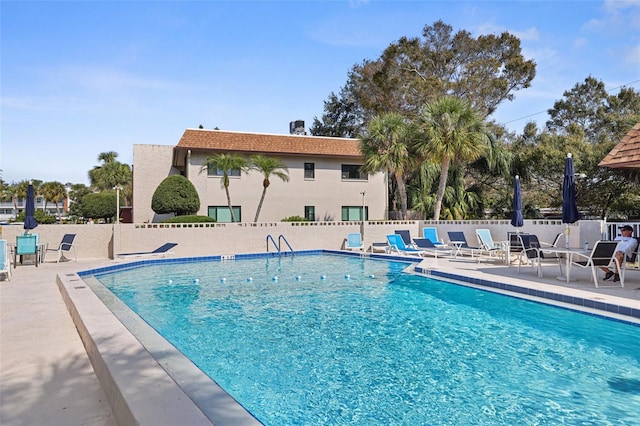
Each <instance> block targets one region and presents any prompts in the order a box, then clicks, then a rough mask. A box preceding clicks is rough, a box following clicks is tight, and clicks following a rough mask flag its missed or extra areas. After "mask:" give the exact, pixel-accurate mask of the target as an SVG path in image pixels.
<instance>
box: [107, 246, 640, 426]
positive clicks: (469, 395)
mask: <svg viewBox="0 0 640 426" xmlns="http://www.w3.org/2000/svg"><path fill="white" fill-rule="evenodd" d="M407 266H408V264H406V263H402V262H388V261H381V260H374V259H361V258H358V257H353V256H338V255H331V254H321V255H309V256H295V257H293V258H282V259H278V258H269V259H265V258H258V259H247V260H237V261H223V262H206V263H179V264H157V265H152V266H145V267H143V268H136V269H129V270H123V271H117V272H113V273H106V274H102V275H98V276H96V277H97V278H98V279H99V280H100V281H101V282H102V283H103V284H104V285H105V286H107V287H108V288H109V289H110V290H111V291H112V292H113V293H114V294H116V295H117V296H118V297H119V298H120V299H122V300H123V301H124V302H125V303H126V304H127V305H128V306H129V307H130V308H131V309H133V310H134V311H135V312H136V313H137V314H138V315H140V316H141V317H142V318H143V319H144V320H145V321H146V322H148V323H149V324H150V325H151V326H152V327H154V328H155V329H156V330H157V331H158V332H160V334H162V335H163V336H164V337H165V338H166V339H167V340H168V341H170V342H171V343H172V344H173V345H174V346H176V347H177V348H178V349H179V350H180V351H181V352H183V353H184V354H185V355H186V356H188V357H189V358H190V359H191V360H192V361H193V362H194V363H195V364H196V365H198V367H200V368H201V369H202V370H203V371H204V372H205V373H206V374H208V375H209V376H210V377H211V378H212V379H214V380H215V381H216V382H217V383H218V384H219V385H220V386H222V387H223V388H224V389H225V390H226V391H227V392H228V393H229V394H231V395H232V396H233V397H234V398H235V399H236V400H238V401H239V402H240V403H241V404H242V405H243V406H244V407H245V408H246V409H247V410H249V411H250V412H251V413H252V414H253V415H254V416H256V417H257V418H258V419H259V420H260V421H261V422H263V423H264V424H266V425H302V424H304V425H327V424H349V425H373V424H380V425H392V424H397V425H400V424H403V425H427V424H428V425H440V424H450V425H462V424H474V425H513V424H520V425H539V424H594V425H595V424H597V425H608V424H610V425H632V424H633V425H638V424H640V327H637V326H633V325H629V324H625V323H621V322H616V321H610V320H605V319H602V318H598V317H594V316H590V315H586V314H581V313H577V312H573V311H569V310H565V309H560V308H555V307H551V306H546V305H542V304H538V303H534V302H530V301H526V300H521V299H516V298H512V297H507V296H502V295H498V294H494V293H490V292H486V291H481V290H475V289H472V288H468V287H464V286H458V285H455V284H451V283H446V282H442V281H438V280H433V279H429V278H425V277H419V276H414V275H411V274H407V273H403V270H404V269H405V268H406V267H407Z"/></svg>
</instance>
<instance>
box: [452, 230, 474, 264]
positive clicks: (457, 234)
mask: <svg viewBox="0 0 640 426" xmlns="http://www.w3.org/2000/svg"><path fill="white" fill-rule="evenodd" d="M447 235H448V236H449V245H450V246H452V247H454V248H455V251H454V254H455V255H458V254H468V255H470V256H471V258H472V259H473V258H474V257H475V255H477V254H479V253H480V247H473V246H470V245H469V243H467V238H466V237H465V236H464V232H462V231H448V232H447Z"/></svg>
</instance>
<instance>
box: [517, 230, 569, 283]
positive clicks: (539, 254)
mask: <svg viewBox="0 0 640 426" xmlns="http://www.w3.org/2000/svg"><path fill="white" fill-rule="evenodd" d="M510 237H511V238H510V245H513V242H512V240H513V239H514V237H515V238H517V239H518V241H519V242H518V245H519V246H520V251H519V252H518V273H520V267H521V266H522V265H524V264H525V262H524V261H523V260H524V259H525V258H526V259H527V262H528V263H529V264H530V265H531V267H532V268H534V269H535V270H536V271H537V273H538V277H539V278H542V276H543V275H542V263H543V262H544V261H545V254H544V252H543V251H542V249H541V247H542V246H541V243H540V241H539V240H538V236H537V235H534V234H519V235H511V236H510ZM512 252H513V251H512ZM546 260H553V261H554V262H553V263H557V264H558V267H559V268H560V275H561V276H562V261H561V259H560V258H558V257H557V256H555V257H553V258H547V259H546Z"/></svg>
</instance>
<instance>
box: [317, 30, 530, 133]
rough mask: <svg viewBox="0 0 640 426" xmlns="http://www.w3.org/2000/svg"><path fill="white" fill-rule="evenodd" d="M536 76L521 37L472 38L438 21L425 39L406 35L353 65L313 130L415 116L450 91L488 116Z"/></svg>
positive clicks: (328, 130)
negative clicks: (378, 118) (397, 115)
mask: <svg viewBox="0 0 640 426" xmlns="http://www.w3.org/2000/svg"><path fill="white" fill-rule="evenodd" d="M534 76H535V63H534V62H533V61H532V60H526V59H525V58H524V57H523V55H522V53H521V47H520V40H519V39H518V38H517V37H515V36H513V35H511V34H509V33H507V32H504V33H502V34H500V35H493V34H489V35H481V36H479V37H478V38H473V37H472V36H471V34H470V33H469V32H468V31H458V32H457V33H455V34H454V33H453V29H452V27H451V26H449V25H447V24H445V23H444V22H442V21H436V22H435V23H434V24H433V25H431V26H425V27H424V29H423V32H422V39H420V38H418V37H415V38H407V37H401V38H400V39H399V40H398V41H397V42H394V43H392V44H390V45H389V46H388V47H387V48H386V49H385V50H384V52H383V53H382V55H381V56H380V58H378V59H377V60H365V61H363V62H362V63H361V64H358V65H354V66H353V68H352V69H351V71H350V73H349V75H348V82H347V84H346V85H345V86H344V88H343V90H342V91H341V93H340V96H339V98H336V96H335V95H334V94H333V93H332V94H331V96H330V98H329V101H328V102H325V114H324V115H323V120H324V121H323V122H320V121H319V120H317V119H315V120H314V132H313V134H320V133H319V132H322V134H326V135H329V134H340V133H341V132H342V131H343V128H342V126H343V124H344V123H354V124H356V125H357V123H358V121H360V122H363V123H366V122H367V121H368V120H369V119H371V118H372V117H374V116H376V115H381V114H383V113H386V112H399V113H401V114H402V115H403V116H404V117H406V118H408V119H413V118H415V117H417V116H418V115H419V114H420V109H421V108H422V106H423V105H425V104H427V103H432V102H434V101H435V100H436V99H438V98H439V97H441V96H445V95H449V96H454V97H458V98H462V99H465V100H466V101H467V102H469V103H470V104H471V106H472V107H473V108H474V109H475V110H476V111H477V112H478V114H479V115H480V117H481V118H485V117H487V116H489V115H490V114H492V113H493V112H494V111H495V110H496V108H497V107H498V105H499V104H500V103H501V102H503V101H505V100H512V99H513V98H514V92H515V91H517V90H521V89H524V88H527V87H529V86H530V84H531V81H532V80H533V78H534ZM351 114H353V115H354V117H351ZM356 117H357V118H356ZM331 127H333V128H335V130H334V131H333V132H332V130H330V128H331Z"/></svg>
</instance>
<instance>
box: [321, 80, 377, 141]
mask: <svg viewBox="0 0 640 426" xmlns="http://www.w3.org/2000/svg"><path fill="white" fill-rule="evenodd" d="M347 84H349V83H347ZM364 115H365V114H364V113H363V111H362V109H361V108H360V106H359V105H358V103H357V102H356V100H355V99H354V97H353V96H351V94H350V93H349V90H348V89H347V88H343V89H342V90H341V91H340V97H338V95H336V94H335V93H333V92H331V94H330V95H329V99H328V100H326V101H325V102H324V113H323V114H322V120H319V119H318V118H317V117H314V118H313V124H312V125H311V127H310V128H309V132H310V133H311V134H312V135H315V136H329V137H337V138H356V137H358V136H359V135H360V134H361V133H362V131H363V130H364V124H365V123H364V120H363V117H364Z"/></svg>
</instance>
